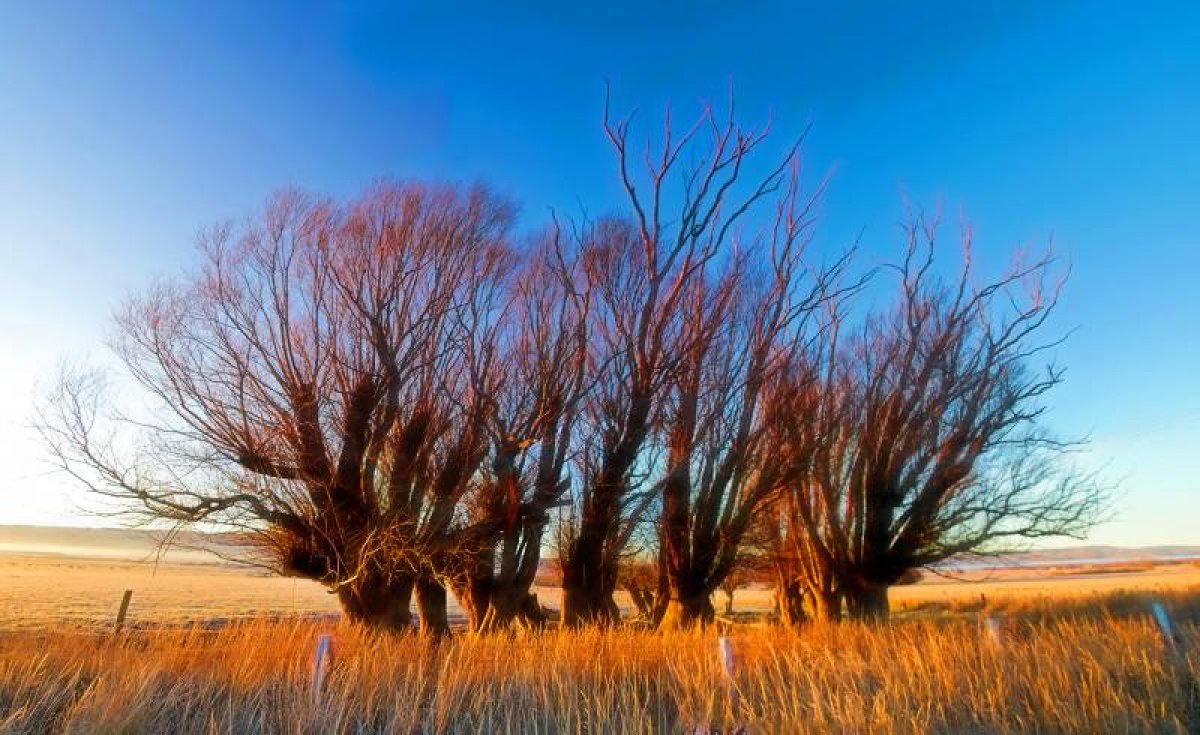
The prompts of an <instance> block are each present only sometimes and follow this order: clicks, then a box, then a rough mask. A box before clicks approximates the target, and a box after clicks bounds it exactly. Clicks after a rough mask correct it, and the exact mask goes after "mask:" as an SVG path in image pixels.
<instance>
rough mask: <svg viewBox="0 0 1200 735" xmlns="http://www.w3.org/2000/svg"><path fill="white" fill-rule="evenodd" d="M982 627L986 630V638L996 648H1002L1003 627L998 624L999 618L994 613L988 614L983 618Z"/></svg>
mask: <svg viewBox="0 0 1200 735" xmlns="http://www.w3.org/2000/svg"><path fill="white" fill-rule="evenodd" d="M983 629H984V630H985V631H986V632H987V636H988V640H989V641H991V642H992V645H993V646H995V647H996V648H1004V629H1003V628H1002V627H1001V626H1000V620H999V619H997V618H996V617H995V616H994V615H988V616H986V617H985V618H984V619H983Z"/></svg>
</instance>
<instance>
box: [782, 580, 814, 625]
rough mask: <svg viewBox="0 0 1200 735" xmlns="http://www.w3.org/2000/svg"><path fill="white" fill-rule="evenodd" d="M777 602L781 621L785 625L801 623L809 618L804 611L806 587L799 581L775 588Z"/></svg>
mask: <svg viewBox="0 0 1200 735" xmlns="http://www.w3.org/2000/svg"><path fill="white" fill-rule="evenodd" d="M775 604H776V606H777V609H778V611H779V622H781V623H783V624H784V625H792V626H795V625H801V624H802V623H804V622H806V621H807V620H808V616H807V615H806V614H805V613H804V587H803V585H801V584H800V583H799V582H797V581H791V582H787V583H783V584H779V585H778V586H777V587H776V588H775Z"/></svg>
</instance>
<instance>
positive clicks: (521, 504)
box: [453, 227, 590, 630]
mask: <svg viewBox="0 0 1200 735" xmlns="http://www.w3.org/2000/svg"><path fill="white" fill-rule="evenodd" d="M573 257H574V256H573V253H572V252H571V251H570V249H569V248H567V247H566V246H565V245H564V243H563V237H562V233H561V231H560V230H559V229H558V228H557V227H556V228H555V229H554V231H553V232H552V233H551V234H550V235H549V236H547V238H546V239H545V241H544V242H543V243H542V244H541V245H540V246H539V247H538V248H537V249H536V250H535V251H534V253H533V255H532V257H531V258H530V259H529V261H528V263H527V265H526V267H525V268H523V269H522V270H521V271H520V272H519V273H518V275H517V277H516V278H515V280H514V282H513V286H512V291H513V297H512V303H511V309H512V310H513V312H515V313H514V316H515V319H513V320H510V325H511V328H512V333H511V334H509V335H507V336H506V338H504V339H503V340H502V344H504V346H505V347H506V348H507V349H506V350H504V354H503V357H502V359H500V360H498V361H497V362H496V363H495V369H496V372H497V377H496V380H495V384H496V391H495V393H494V395H493V400H494V401H495V408H494V410H492V411H491V412H490V417H491V424H490V428H491V431H492V435H493V444H494V446H495V450H494V452H493V454H492V460H491V465H490V467H485V468H483V470H484V471H483V479H482V481H481V482H480V483H479V484H478V486H477V489H476V491H475V492H473V493H472V494H471V495H470V496H469V498H468V505H469V515H470V517H471V519H472V525H471V526H470V529H471V531H470V532H471V534H472V535H474V536H476V537H478V538H479V539H480V543H479V544H478V545H477V546H476V553H475V556H474V558H473V559H472V560H471V563H469V564H468V565H467V566H466V567H465V568H464V569H463V570H462V571H461V572H460V573H459V574H457V575H456V576H455V578H454V584H453V586H454V589H455V596H456V597H457V598H458V599H459V601H460V603H462V604H463V607H464V608H465V609H466V611H467V615H468V619H469V623H470V626H471V627H472V628H473V629H480V630H484V629H494V628H500V627H504V626H506V625H508V624H509V623H511V622H513V621H520V622H522V623H525V624H529V625H541V624H542V623H544V621H543V619H542V613H541V606H540V604H539V603H538V601H537V599H536V597H534V596H533V595H532V594H531V593H530V589H531V587H532V585H533V582H534V578H535V577H536V575H537V572H538V567H539V562H540V559H541V550H542V544H543V537H544V532H545V529H546V527H547V525H548V523H549V521H550V511H551V510H552V509H553V508H555V507H557V506H559V505H561V498H562V497H563V496H564V495H565V493H566V491H567V489H568V487H569V484H570V477H569V476H568V464H569V461H570V459H571V450H572V446H573V445H572V439H573V432H574V429H575V425H576V420H577V418H578V415H579V411H580V405H581V402H582V400H583V397H584V394H585V387H586V386H585V383H584V380H585V375H586V369H585V368H586V361H587V355H588V332H587V327H588V323H587V318H588V311H589V308H590V293H589V292H588V291H586V290H582V291H581V290H577V288H576V287H577V283H578V279H577V276H576V274H575V272H574V271H575V268H576V264H575V263H574V260H573Z"/></svg>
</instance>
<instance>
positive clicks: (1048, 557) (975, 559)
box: [945, 545, 1200, 569]
mask: <svg viewBox="0 0 1200 735" xmlns="http://www.w3.org/2000/svg"><path fill="white" fill-rule="evenodd" d="M1188 559H1200V546H1183V545H1164V546H1103V545H1091V546H1071V547H1067V548H1057V549H1036V550H1032V551H1018V552H1012V553H1008V554H997V555H994V556H972V557H963V558H960V559H955V560H951V561H949V562H947V563H946V565H945V566H948V567H957V568H974V569H987V568H992V567H1055V566H1080V565H1092V564H1112V563H1115V562H1135V561H1136V562H1168V561H1181V560H1188Z"/></svg>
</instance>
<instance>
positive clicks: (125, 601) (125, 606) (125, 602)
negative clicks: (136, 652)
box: [115, 590, 133, 633]
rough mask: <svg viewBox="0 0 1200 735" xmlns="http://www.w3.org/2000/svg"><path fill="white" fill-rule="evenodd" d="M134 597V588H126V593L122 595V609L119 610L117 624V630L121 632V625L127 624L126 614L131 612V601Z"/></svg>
mask: <svg viewBox="0 0 1200 735" xmlns="http://www.w3.org/2000/svg"><path fill="white" fill-rule="evenodd" d="M132 598H133V590H125V594H124V595H121V609H120V610H118V611H117V625H116V629H115V632H117V633H120V632H121V626H123V625H125V615H126V614H127V613H128V612H129V601H130V600H131V599H132Z"/></svg>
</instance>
